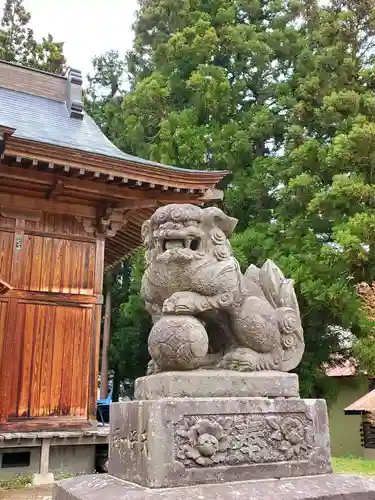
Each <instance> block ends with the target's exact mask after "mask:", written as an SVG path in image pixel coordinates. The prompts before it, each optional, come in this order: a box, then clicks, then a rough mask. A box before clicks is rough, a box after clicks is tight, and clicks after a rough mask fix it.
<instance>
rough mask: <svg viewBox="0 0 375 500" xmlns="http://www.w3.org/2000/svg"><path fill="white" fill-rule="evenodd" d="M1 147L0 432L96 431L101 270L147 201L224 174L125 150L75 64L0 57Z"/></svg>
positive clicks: (127, 240) (154, 202)
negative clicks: (95, 108)
mask: <svg viewBox="0 0 375 500" xmlns="http://www.w3.org/2000/svg"><path fill="white" fill-rule="evenodd" d="M0 154H1V161H0V279H1V282H0V283H4V286H3V287H2V294H0V435H1V436H3V438H4V436H7V433H11V434H12V435H15V434H14V433H18V434H17V435H18V436H19V435H21V434H22V436H24V439H26V438H27V433H28V432H29V433H30V432H34V434H35V433H39V434H38V436H39V437H38V438H35V439H36V440H38V439H39V440H40V439H42V438H43V435H42V434H40V433H43V432H45V431H49V433H50V434H48V435H49V436H50V438H49V444H48V446H54V445H55V444H56V443H55V442H54V441H53V439H58V437H53V436H55V435H54V434H53V432H56V431H59V432H60V434H59V435H60V436H61V435H62V434H61V432H62V431H69V432H70V433H72V431H74V430H81V431H85V432H86V434H85V435H87V433H89V432H93V431H94V429H95V425H96V398H97V384H98V361H99V341H100V322H101V307H102V302H103V297H102V281H103V272H104V269H105V267H108V266H111V265H113V264H115V263H116V262H117V261H119V260H120V259H122V258H123V257H124V256H126V255H129V254H130V253H131V252H132V251H134V249H136V248H137V247H138V246H139V245H140V244H141V238H140V227H141V225H142V223H143V221H144V220H145V219H146V218H147V217H148V216H149V215H150V213H151V212H152V211H153V210H154V209H155V207H156V206H158V205H162V204H165V203H173V202H192V203H202V201H204V200H205V199H207V198H209V197H210V196H212V194H213V193H215V192H216V190H215V186H216V185H217V183H218V182H219V181H220V180H221V179H222V177H223V176H224V174H225V172H205V171H192V170H184V169H179V168H173V167H168V166H166V165H160V164H157V163H154V162H152V161H147V160H143V159H141V158H136V157H133V156H130V155H127V154H125V153H123V152H121V151H120V150H119V149H117V148H116V147H115V146H114V145H113V144H112V143H111V142H110V141H109V140H108V139H107V138H106V137H105V136H104V135H103V133H102V132H101V131H100V129H99V128H98V127H97V125H96V124H95V123H94V122H93V120H92V119H91V118H90V117H89V116H88V115H87V114H86V113H85V111H84V109H83V104H82V76H81V73H80V72H79V71H75V70H70V71H69V72H68V73H67V75H66V76H65V77H61V76H56V75H52V74H48V73H44V72H39V71H35V70H31V69H28V68H25V67H21V66H18V65H14V64H10V63H6V62H1V61H0ZM4 292H5V293H4ZM51 432H52V438H51ZM20 433H21V434H20ZM25 433H26V435H24V434H25ZM73 434H74V432H73ZM70 435H71V434H70ZM25 436H26V437H25ZM9 439H10V438H9ZM51 439H52V441H51ZM11 442H13V441H12V440H11V439H10V440H9V443H11ZM38 442H39V441H38ZM40 442H42V441H40ZM1 443H3V448H4V447H5V445H4V439H3V441H1V438H0V448H1V446H2V445H1ZM28 443H29V440H28ZM29 444H30V443H29ZM12 446H13V445H12ZM12 446H11V444H9V447H12ZM17 446H18V447H19V446H20V443H18V444H17ZM0 452H1V449H0ZM43 453H44V455H43ZM43 453H42V456H45V451H44V452H43ZM0 455H1V453H0ZM41 461H42V458H40V461H39V464H41ZM40 467H42V465H40ZM1 471H2V469H1V468H0V475H1Z"/></svg>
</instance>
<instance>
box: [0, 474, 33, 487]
mask: <svg viewBox="0 0 375 500" xmlns="http://www.w3.org/2000/svg"><path fill="white" fill-rule="evenodd" d="M31 483H32V476H31V474H17V475H16V476H14V477H11V478H9V479H1V480H0V490H21V489H22V488H28V487H29V486H31Z"/></svg>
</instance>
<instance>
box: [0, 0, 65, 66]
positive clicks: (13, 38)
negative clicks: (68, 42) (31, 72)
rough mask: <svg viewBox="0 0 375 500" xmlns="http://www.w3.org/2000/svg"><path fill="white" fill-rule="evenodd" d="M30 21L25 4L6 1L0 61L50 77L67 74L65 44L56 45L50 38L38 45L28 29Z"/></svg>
mask: <svg viewBox="0 0 375 500" xmlns="http://www.w3.org/2000/svg"><path fill="white" fill-rule="evenodd" d="M30 19H31V15H30V13H29V12H27V11H26V9H25V7H24V5H23V0H6V2H5V6H4V11H3V16H2V19H1V21H0V59H4V60H5V61H10V62H17V63H20V64H23V65H25V66H30V67H32V68H36V69H39V70H43V71H49V72H51V73H56V74H62V73H64V71H65V62H66V61H65V57H64V54H63V46H64V44H63V43H61V42H55V41H54V40H53V38H52V35H50V34H48V35H47V36H46V37H43V39H42V41H41V42H37V41H36V40H35V38H34V33H33V30H32V29H31V28H30V27H29V22H30Z"/></svg>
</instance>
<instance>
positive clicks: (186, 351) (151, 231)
mask: <svg viewBox="0 0 375 500" xmlns="http://www.w3.org/2000/svg"><path fill="white" fill-rule="evenodd" d="M236 223H237V220H236V219H233V218H231V217H228V216H227V215H225V214H224V213H223V212H222V211H221V210H220V209H218V208H215V207H210V208H200V207H197V206H194V205H167V206H164V207H162V208H159V209H157V210H156V212H155V213H154V214H153V215H152V217H151V218H150V220H148V221H146V222H145V223H144V225H143V228H142V237H143V239H144V244H145V247H146V264H147V267H146V271H145V274H144V277H143V283H142V295H143V298H144V300H145V304H146V308H147V310H148V311H149V313H150V314H151V315H152V316H153V320H154V328H153V330H152V332H151V334H150V338H149V351H150V354H151V357H152V361H151V363H150V365H149V373H153V372H157V371H162V370H168V369H190V370H191V369H197V368H208V369H210V368H211V369H213V368H215V369H217V368H222V369H230V370H238V371H255V370H280V371H289V370H292V369H293V368H295V367H296V366H297V365H298V364H299V362H300V360H301V358H302V355H303V352H304V347H305V346H304V339H303V330H302V326H301V319H300V312H299V307H298V303H297V299H296V295H295V292H294V287H293V282H292V281H291V280H289V279H285V277H284V275H283V274H282V272H281V271H280V270H279V268H278V267H277V266H276V265H275V264H274V263H273V262H272V261H270V260H268V261H267V262H266V263H265V264H264V265H263V266H262V267H261V268H260V269H259V268H257V267H256V266H254V265H251V266H250V267H249V268H248V269H247V271H246V273H245V274H244V275H243V274H242V273H241V270H240V267H239V264H238V262H237V260H236V259H235V258H234V257H233V254H232V250H231V246H230V243H229V241H228V238H229V237H230V236H231V234H232V232H233V230H234V228H235V226H236Z"/></svg>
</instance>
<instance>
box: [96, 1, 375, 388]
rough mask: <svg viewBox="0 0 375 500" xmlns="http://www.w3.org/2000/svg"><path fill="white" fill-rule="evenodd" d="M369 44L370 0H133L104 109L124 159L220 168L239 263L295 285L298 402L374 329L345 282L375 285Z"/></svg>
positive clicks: (374, 109) (373, 73) (374, 14)
mask: <svg viewBox="0 0 375 500" xmlns="http://www.w3.org/2000/svg"><path fill="white" fill-rule="evenodd" d="M374 35H375V6H374V4H373V2H372V1H370V0H331V1H330V2H319V1H317V0H313V1H305V0H283V1H281V0H271V1H269V2H259V1H258V0H238V1H236V2H235V1H233V0H212V1H209V2H208V1H207V0H158V1H156V0H141V1H140V10H139V13H138V17H137V20H136V23H135V43H134V48H133V51H132V52H131V53H130V54H128V71H129V78H130V82H131V91H130V92H127V93H124V94H123V95H122V97H121V102H119V100H117V101H116V102H115V104H114V101H113V100H112V101H111V102H110V103H107V104H106V106H105V107H104V111H103V112H104V115H105V117H106V119H105V120H104V121H105V127H106V131H107V133H108V134H109V135H110V137H111V138H112V140H114V141H115V142H116V144H117V145H118V146H119V147H121V148H122V149H124V150H125V151H127V152H130V153H133V154H138V155H142V156H146V157H148V158H152V159H153V160H157V161H161V162H166V163H171V164H175V165H178V166H184V167H188V168H198V169H224V168H225V169H227V168H229V169H230V170H231V171H232V176H231V177H230V178H229V180H228V186H227V190H226V198H225V200H226V201H225V208H226V209H227V210H228V211H229V212H230V213H231V215H234V216H236V217H238V219H239V224H238V229H237V234H236V235H235V237H234V238H233V246H234V249H235V252H236V255H237V256H238V258H239V260H240V262H241V265H242V267H243V268H244V269H245V268H246V267H247V266H248V265H249V264H250V263H254V264H258V265H259V264H262V263H263V262H264V260H265V259H266V258H272V259H274V260H275V261H276V262H277V263H278V265H279V266H280V267H281V268H282V269H283V270H284V271H285V273H286V274H287V275H288V276H290V277H292V278H293V279H294V280H295V284H296V290H297V293H298V298H299V302H300V305H301V312H302V318H303V325H304V329H305V337H306V345H307V349H306V355H305V357H304V360H303V362H302V364H301V366H300V368H299V373H300V374H301V380H302V384H303V385H302V390H303V393H304V394H305V395H308V394H309V395H314V394H315V395H322V393H326V392H327V390H328V391H330V389H329V387H327V382H326V381H325V379H324V376H323V374H322V371H321V364H322V363H323V362H326V361H328V360H329V359H330V356H331V354H332V353H340V354H342V355H344V356H346V355H348V354H349V353H350V349H348V346H347V345H345V344H343V342H342V338H341V337H342V331H343V329H350V330H351V331H352V333H353V334H354V335H356V336H357V338H358V339H359V341H358V343H357V344H356V347H355V349H356V350H355V352H356V354H357V356H358V358H359V359H360V360H363V359H365V358H366V356H367V355H366V356H365V354H366V349H367V347H366V345H368V342H367V343H366V339H367V338H369V336H370V335H371V334H372V331H373V322H372V321H370V320H368V319H367V318H366V315H365V313H364V312H363V310H362V309H361V303H360V301H359V300H358V298H357V296H356V292H355V285H356V283H358V282H360V281H367V282H372V281H374V280H375V251H374V243H375V211H374V201H373V200H374V166H375V97H374V89H375V84H374V82H375V78H374V77H375V69H374V60H375V59H374V48H375V36H374ZM104 121H103V122H104ZM369 349H370V346H369ZM361 350H362V351H361ZM370 350H371V349H370ZM361 352H362V353H363V355H361ZM367 358H368V356H367Z"/></svg>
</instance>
